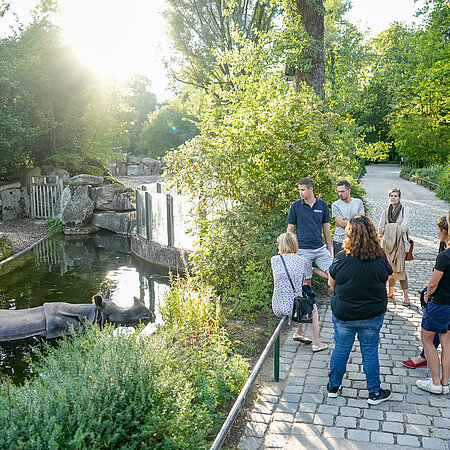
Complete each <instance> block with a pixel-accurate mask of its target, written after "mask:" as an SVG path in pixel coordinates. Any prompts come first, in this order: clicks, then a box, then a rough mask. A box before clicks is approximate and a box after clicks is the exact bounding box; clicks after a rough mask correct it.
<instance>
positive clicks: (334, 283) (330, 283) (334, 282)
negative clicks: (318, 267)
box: [328, 275, 336, 291]
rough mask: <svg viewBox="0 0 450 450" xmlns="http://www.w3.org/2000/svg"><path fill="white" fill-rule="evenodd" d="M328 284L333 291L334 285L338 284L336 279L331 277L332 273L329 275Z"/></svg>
mask: <svg viewBox="0 0 450 450" xmlns="http://www.w3.org/2000/svg"><path fill="white" fill-rule="evenodd" d="M328 286H330V289H331V290H332V291H334V286H336V281H335V280H334V279H333V278H331V276H330V275H328Z"/></svg>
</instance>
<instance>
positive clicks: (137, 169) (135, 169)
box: [127, 164, 144, 177]
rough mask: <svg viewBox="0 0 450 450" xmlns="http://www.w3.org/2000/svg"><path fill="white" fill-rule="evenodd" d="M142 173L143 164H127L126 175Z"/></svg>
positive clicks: (133, 175) (136, 175)
mask: <svg viewBox="0 0 450 450" xmlns="http://www.w3.org/2000/svg"><path fill="white" fill-rule="evenodd" d="M143 174H144V164H139V165H136V164H131V165H129V166H127V176H129V177H139V176H141V175H143Z"/></svg>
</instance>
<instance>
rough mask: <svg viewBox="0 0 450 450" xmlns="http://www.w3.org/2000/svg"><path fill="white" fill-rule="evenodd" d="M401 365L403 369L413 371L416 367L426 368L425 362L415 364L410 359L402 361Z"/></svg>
mask: <svg viewBox="0 0 450 450" xmlns="http://www.w3.org/2000/svg"><path fill="white" fill-rule="evenodd" d="M402 364H403V365H404V366H405V367H409V368H410V369H415V368H416V367H426V366H427V362H426V361H422V362H420V363H417V364H416V363H415V362H414V361H413V360H412V359H408V361H402Z"/></svg>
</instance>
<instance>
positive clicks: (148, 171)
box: [142, 158, 161, 175]
mask: <svg viewBox="0 0 450 450" xmlns="http://www.w3.org/2000/svg"><path fill="white" fill-rule="evenodd" d="M142 164H143V165H144V172H143V175H158V174H160V173H161V163H160V162H159V161H158V160H157V159H153V158H142Z"/></svg>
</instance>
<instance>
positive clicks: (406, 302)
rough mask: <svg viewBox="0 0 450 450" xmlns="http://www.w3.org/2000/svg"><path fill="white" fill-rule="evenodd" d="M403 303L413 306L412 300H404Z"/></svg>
mask: <svg viewBox="0 0 450 450" xmlns="http://www.w3.org/2000/svg"><path fill="white" fill-rule="evenodd" d="M402 305H403V306H411V301H410V300H403V302H402Z"/></svg>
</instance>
